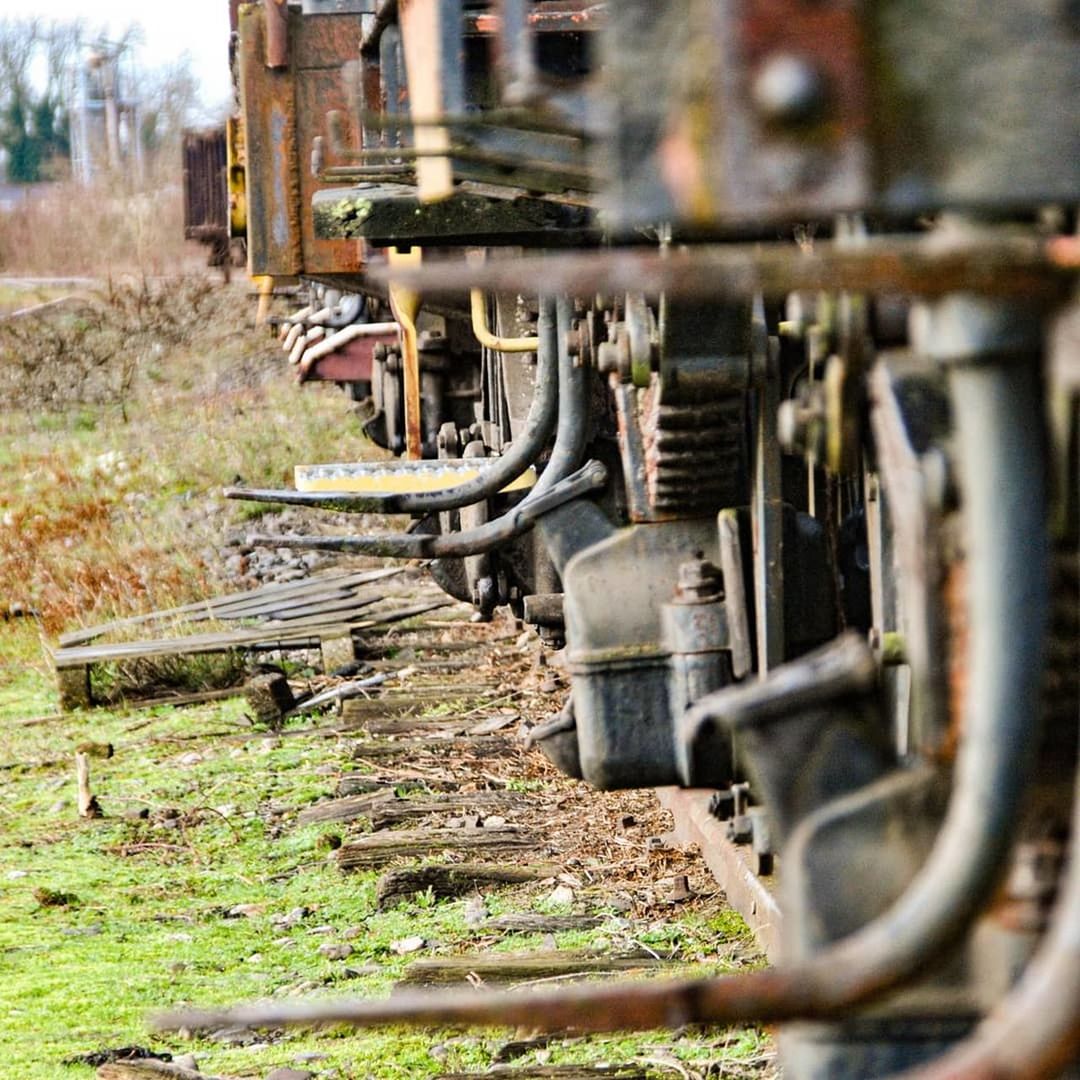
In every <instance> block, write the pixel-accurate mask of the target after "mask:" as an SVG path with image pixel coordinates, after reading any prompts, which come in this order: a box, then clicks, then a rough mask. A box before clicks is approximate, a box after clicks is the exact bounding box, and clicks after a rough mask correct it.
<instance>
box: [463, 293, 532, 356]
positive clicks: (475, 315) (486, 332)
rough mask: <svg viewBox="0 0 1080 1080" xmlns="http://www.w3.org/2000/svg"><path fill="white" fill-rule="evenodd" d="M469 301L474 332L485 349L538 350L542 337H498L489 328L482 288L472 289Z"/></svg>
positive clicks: (517, 351) (518, 351)
mask: <svg viewBox="0 0 1080 1080" xmlns="http://www.w3.org/2000/svg"><path fill="white" fill-rule="evenodd" d="M469 303H470V306H471V310H472V328H473V333H474V334H475V335H476V340H477V341H479V342H480V344H481V345H483V346H484V348H485V349H493V350H494V351H495V352H501V353H528V352H536V350H537V349H538V348H539V347H540V339H539V338H535V337H519V338H509V337H496V336H495V335H494V334H493V333H492V332H491V330H490V329H488V324H487V304H486V301H485V299H484V294H483V292H482V291H481V290H480V289H472V290H470V292H469Z"/></svg>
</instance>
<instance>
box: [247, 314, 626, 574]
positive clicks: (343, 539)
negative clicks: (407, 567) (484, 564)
mask: <svg viewBox="0 0 1080 1080" xmlns="http://www.w3.org/2000/svg"><path fill="white" fill-rule="evenodd" d="M570 315H571V308H570V302H569V301H568V300H559V301H552V300H551V299H550V298H547V297H543V298H541V301H540V319H539V324H538V326H539V331H540V335H539V336H540V341H541V349H542V351H543V352H544V353H546V354H547V355H548V356H551V355H553V354H555V353H556V352H557V354H558V357H559V415H558V421H557V424H556V430H555V446H554V447H553V448H552V451H551V457H550V458H549V459H548V464H547V467H546V468H545V469H544V471H543V473H542V474H541V476H540V479H539V480H538V481H537V482H536V484H535V485H534V486H533V488H532V490H531V491H530V492H529V493H528V494H527V495H526V496H525V498H524V499H522V500H521V502H520V503H518V505H517V506H516V507H515V508H514V509H513V510H511V511H510V512H509V513H507V514H504V515H503V516H502V517H498V518H495V519H494V520H493V521H488V522H486V523H485V524H483V525H480V526H478V527H477V528H475V529H468V530H466V531H464V532H457V533H449V534H447V535H431V534H423V533H387V534H384V535H381V536H379V535H376V536H324V537H272V536H270V537H252V538H251V542H252V543H255V544H273V545H276V546H278V547H296V548H306V549H315V550H320V551H341V552H349V553H353V554H361V553H366V554H369V555H377V556H380V557H382V558H388V559H394V558H397V559H425V558H426V559H437V558H463V557H464V556H466V555H480V554H483V553H484V552H486V551H491V550H492V549H493V548H496V547H498V546H499V545H500V544H504V543H506V542H507V541H508V540H513V539H514V538H516V537H518V536H521V535H522V534H523V533H525V532H527V531H528V530H529V529H531V528H532V526H533V525H534V524H535V522H536V520H537V518H538V517H539V516H540V515H542V514H544V513H547V511H548V510H551V509H554V508H555V507H556V506H561V505H562V504H563V503H565V502H569V501H570V499H571V498H576V497H577V496H578V495H580V494H584V493H586V492H589V491H594V490H596V489H597V488H599V487H602V486H603V485H604V483H605V481H606V477H607V470H606V469H604V467H603V466H602V465H601V464H600V463H599V462H596V461H592V462H589V463H588V464H587V465H585V466H584V467H582V468H581V469H579V470H578V471H577V472H576V473H573V475H572V476H571V475H570V473H571V470H572V469H574V468H575V467H576V466H577V465H578V463H579V462H580V461H581V458H582V455H583V453H584V449H585V438H586V431H587V424H586V421H587V419H588V409H589V398H588V382H587V381H586V378H587V373H586V372H585V371H584V369H582V368H578V367H575V366H574V359H573V357H572V356H570V353H569V350H568V349H567V347H566V331H567V330H568V329H569V325H570ZM560 330H561V332H560ZM567 485H569V488H568V487H567ZM568 490H571V491H573V492H575V494H571V495H567V494H566V492H567V491H568ZM553 496H557V497H556V498H555V499H554V501H550V500H551V498H552V497H553ZM538 507H540V509H539V510H538V509H537V508H538Z"/></svg>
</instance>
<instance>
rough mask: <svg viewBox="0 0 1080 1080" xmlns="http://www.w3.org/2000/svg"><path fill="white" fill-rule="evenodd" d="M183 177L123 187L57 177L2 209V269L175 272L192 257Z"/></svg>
mask: <svg viewBox="0 0 1080 1080" xmlns="http://www.w3.org/2000/svg"><path fill="white" fill-rule="evenodd" d="M183 237H184V207H183V195H182V192H181V190H180V186H179V184H173V185H168V186H165V187H162V188H160V189H159V190H156V191H149V192H140V193H136V192H133V191H119V192H118V191H116V190H114V187H113V185H112V183H110V185H109V186H105V185H101V186H99V187H96V188H87V187H83V186H82V185H80V184H76V183H74V182H71V183H60V184H53V185H51V186H50V187H49V188H48V189H47V190H45V191H44V192H43V193H41V194H38V195H35V196H34V197H33V198H30V199H27V200H26V202H25V203H23V204H22V205H21V206H20V207H19V211H18V213H9V214H0V269H3V270H4V271H6V272H8V273H11V272H18V273H24V274H63V275H65V276H70V275H73V274H92V275H95V276H99V275H100V276H104V275H107V274H110V273H112V274H117V273H131V272H135V273H144V274H168V273H175V272H176V268H177V267H178V266H180V265H182V264H183V262H184V260H185V259H186V258H189V257H190V251H191V249H190V248H189V247H188V245H187V243H186V242H185V241H184V238H183Z"/></svg>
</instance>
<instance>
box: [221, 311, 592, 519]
mask: <svg viewBox="0 0 1080 1080" xmlns="http://www.w3.org/2000/svg"><path fill="white" fill-rule="evenodd" d="M541 322H543V313H542V312H541ZM551 322H552V333H550V334H548V335H547V336H546V337H545V336H544V335H543V334H541V337H540V348H539V350H538V353H537V362H536V391H535V394H534V396H533V400H532V405H531V406H530V407H529V415H528V416H527V417H526V418H525V426H524V428H523V429H522V432H521V434H520V435H519V436H518V437H517V438H516V439H515V440H514V441H513V443H512V444H511V445H510V449H509V450H507V451H506V453H505V454H502V455H501V456H500V457H497V458H492V459H485V462H487V461H490V464H487V463H486V464H485V465H484V468H483V471H482V472H480V473H479V475H477V476H474V477H473V478H472V479H470V480H466V481H464V482H463V483H460V484H455V485H454V486H453V487H451V488H447V489H446V490H444V491H417V492H410V493H405V494H393V495H355V494H352V493H350V492H341V493H333V492H319V491H274V490H269V489H266V488H237V487H230V488H226V489H225V498H227V499H243V500H246V501H248V502H264V503H284V504H287V505H290V506H303V507H305V508H307V509H313V510H337V511H339V512H342V513H352V514H418V515H426V514H434V513H437V512H439V511H443V510H460V509H461V507H463V506H471V505H472V504H473V503H478V502H481V501H482V500H484V499H490V498H491V497H492V496H494V495H497V494H498V493H499V492H500V491H502V489H503V488H504V487H506V485H507V484H509V483H510V482H511V481H513V480H516V479H517V478H518V477H519V476H520V475H521V474H522V473H523V472H525V470H526V469H527V468H529V466H530V465H532V464H533V463H534V462H535V461H536V459H537V458H539V456H540V455H541V453H543V450H544V447H545V446H546V445H547V441H548V439H549V438H550V437H551V432H552V429H553V428H554V427H555V418H556V415H557V413H558V408H559V385H558V379H557V370H558V364H557V362H556V357H557V356H558V343H557V340H556V337H555V333H554V319H552V320H551ZM432 464H433V466H435V463H432ZM549 468H550V465H549ZM570 471H571V470H569V469H568V470H566V472H570ZM563 475H564V476H565V475H566V473H563Z"/></svg>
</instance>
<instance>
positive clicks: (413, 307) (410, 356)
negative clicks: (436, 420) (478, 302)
mask: <svg viewBox="0 0 1080 1080" xmlns="http://www.w3.org/2000/svg"><path fill="white" fill-rule="evenodd" d="M387 257H388V259H389V261H390V265H391V266H407V267H414V266H419V265H420V261H421V259H422V252H421V249H420V248H418V247H412V248H406V249H402V248H396V247H393V248H389V249H388V251H387ZM388 293H389V299H390V310H391V311H392V312H393V313H394V318H396V319H397V322H398V326H400V327H401V368H402V383H403V389H404V395H405V456H406V457H407V458H411V459H413V460H416V461H418V460H419V459H420V458H422V457H423V456H424V447H423V443H422V441H421V440H422V433H421V427H422V417H421V415H420V413H421V403H420V350H419V347H418V346H419V342H418V337H417V331H416V317H417V316H418V315H419V314H420V294H419V293H418V292H416V291H415V290H414V289H409V288H406V287H405V286H404V285H398V284H396V283H395V284H391V285H390V288H389V290H388Z"/></svg>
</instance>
